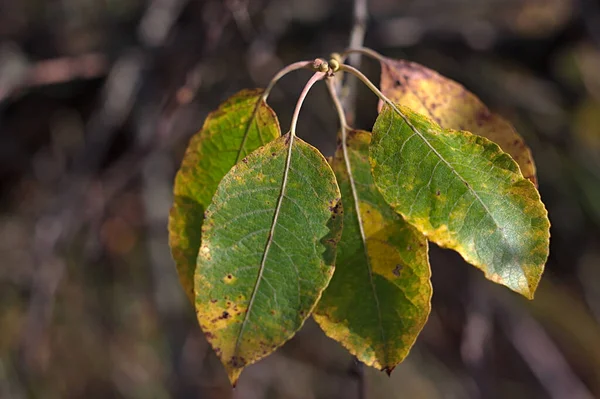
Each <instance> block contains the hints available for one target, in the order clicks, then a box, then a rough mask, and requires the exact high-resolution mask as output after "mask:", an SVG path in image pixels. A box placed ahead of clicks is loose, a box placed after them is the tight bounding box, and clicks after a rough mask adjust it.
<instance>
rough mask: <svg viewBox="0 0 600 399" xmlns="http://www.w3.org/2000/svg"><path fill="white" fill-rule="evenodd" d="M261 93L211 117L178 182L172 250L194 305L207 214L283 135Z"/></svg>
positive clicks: (246, 94)
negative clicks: (250, 158) (221, 191)
mask: <svg viewBox="0 0 600 399" xmlns="http://www.w3.org/2000/svg"><path fill="white" fill-rule="evenodd" d="M262 93H263V91H262V90H242V91H240V92H239V93H237V94H235V95H233V96H232V97H230V98H229V99H228V100H227V101H226V102H224V103H223V104H221V106H220V107H219V108H218V109H217V110H216V111H214V112H212V113H211V114H209V115H208V117H207V118H206V121H205V122H204V126H203V127H202V130H200V131H199V132H198V133H196V134H195V135H194V136H193V137H192V139H191V140H190V143H189V145H188V148H187V150H186V152H185V156H184V157H183V161H182V163H181V168H180V169H179V171H178V172H177V176H176V177H175V188H174V194H175V200H174V204H173V208H172V209H171V214H170V216H169V244H170V246H171V254H172V255H173V259H174V260H175V263H176V266H177V272H178V274H179V279H180V281H181V285H182V286H183V289H184V290H185V293H186V294H187V295H188V297H189V299H190V301H191V302H192V303H193V302H194V300H193V298H194V270H195V269H196V257H197V256H198V249H199V248H200V241H201V237H200V233H201V227H202V221H203V220H204V210H205V209H206V207H207V206H208V204H209V203H210V200H211V198H212V196H213V194H214V193H215V191H216V190H217V185H218V184H219V182H220V181H221V179H222V178H223V176H225V174H226V173H227V172H228V171H229V169H231V167H232V166H233V165H235V164H236V162H238V161H239V160H240V159H242V158H243V157H244V156H246V155H247V154H249V153H251V152H252V151H254V150H255V149H257V148H258V147H260V146H262V145H264V144H266V143H268V142H270V141H272V140H274V139H275V138H276V137H279V136H280V135H281V132H280V130H279V122H278V121H277V116H276V115H275V113H274V112H273V110H272V109H271V108H270V107H269V106H268V105H267V104H266V103H265V102H264V101H263V100H262V99H261V95H262Z"/></svg>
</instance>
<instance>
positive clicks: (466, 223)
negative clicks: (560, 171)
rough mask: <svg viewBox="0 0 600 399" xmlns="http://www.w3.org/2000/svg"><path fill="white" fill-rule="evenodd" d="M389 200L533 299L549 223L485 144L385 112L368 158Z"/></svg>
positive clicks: (501, 156) (390, 109) (397, 111)
mask: <svg viewBox="0 0 600 399" xmlns="http://www.w3.org/2000/svg"><path fill="white" fill-rule="evenodd" d="M369 157H370V162H371V167H372V171H373V179H374V181H375V184H376V185H377V187H378V189H379V190H380V192H381V193H382V195H383V197H384V198H385V200H386V201H387V202H388V203H389V204H390V205H391V206H392V207H393V208H394V209H395V210H396V211H397V212H398V213H400V214H401V215H402V216H403V217H404V218H405V220H406V221H407V222H409V223H411V224H412V225H414V226H415V227H416V228H417V229H418V230H419V231H421V232H422V233H423V234H425V235H426V236H427V238H428V239H429V240H430V241H433V242H435V243H437V244H438V245H440V246H442V247H446V248H451V249H454V250H456V251H457V252H459V253H460V254H461V255H462V256H463V258H464V259H465V260H466V261H467V262H469V263H471V264H473V265H475V266H477V267H478V268H480V269H481V270H482V271H483V272H484V273H485V275H486V277H487V278H488V279H490V280H492V281H494V282H496V283H500V284H504V285H505V286H507V287H509V288H511V289H512V290H514V291H516V292H519V293H521V294H523V295H524V296H526V297H527V298H530V299H531V298H533V295H534V292H535V289H536V287H537V285H538V283H539V280H540V278H541V275H542V272H543V270H544V264H545V263H546V259H547V257H548V250H549V248H548V246H549V235H550V234H549V227H550V223H549V221H548V216H547V212H546V209H545V208H544V205H543V204H542V202H541V201H540V196H539V194H538V192H537V190H536V189H535V187H534V185H533V184H532V183H531V181H529V180H527V179H525V178H523V176H522V175H521V173H520V171H519V168H518V166H517V164H516V163H515V162H514V161H513V159H512V158H511V157H510V156H509V155H507V154H506V153H504V152H502V150H501V149H500V148H499V147H498V146H497V145H496V144H495V143H493V142H491V141H489V140H488V139H486V138H483V137H480V136H477V135H473V134H471V133H469V132H465V131H454V130H444V129H442V128H440V126H439V125H438V124H437V123H435V122H434V121H433V120H431V119H429V118H426V117H424V116H422V115H420V114H417V113H415V112H413V111H411V110H410V109H409V108H406V107H402V106H396V105H394V106H389V105H386V106H384V108H383V110H382V111H381V113H380V114H379V117H378V118H377V121H376V122H375V126H374V128H373V139H372V144H371V147H370V152H369Z"/></svg>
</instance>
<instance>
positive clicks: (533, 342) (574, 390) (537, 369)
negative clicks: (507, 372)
mask: <svg viewBox="0 0 600 399" xmlns="http://www.w3.org/2000/svg"><path fill="white" fill-rule="evenodd" d="M504 297H505V296H504ZM496 305H497V306H496V309H497V311H498V313H499V315H500V316H501V317H500V326H501V328H502V329H503V330H504V332H505V334H506V336H507V337H508V338H509V339H510V341H511V342H512V343H513V345H514V347H515V349H516V350H517V352H519V354H520V355H521V357H522V358H523V360H524V361H525V363H527V365H528V366H529V368H530V369H531V371H532V372H533V374H534V375H535V376H536V377H537V378H538V380H539V382H540V383H541V384H542V386H543V387H544V389H545V390H546V392H548V395H549V396H550V397H551V398H553V399H562V398H578V399H588V398H589V399H591V398H592V397H593V395H592V394H591V393H590V391H589V390H588V389H587V387H586V386H585V385H584V384H583V383H582V382H581V381H580V380H579V378H577V376H576V375H575V373H574V372H573V370H572V369H571V367H569V364H568V363H567V361H566V360H565V358H564V356H563V355H562V354H561V353H560V350H559V349H558V348H557V347H556V345H555V344H554V343H553V342H552V340H551V339H550V337H548V334H547V333H546V332H545V331H544V329H543V328H542V326H540V325H539V323H538V322H537V321H535V319H533V318H532V317H531V316H529V315H527V314H526V312H524V311H522V310H520V309H519V308H518V307H517V306H516V305H515V304H513V303H512V301H511V300H510V299H509V298H506V297H505V298H504V299H501V298H498V300H497V303H496Z"/></svg>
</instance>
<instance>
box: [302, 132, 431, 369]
mask: <svg viewBox="0 0 600 399" xmlns="http://www.w3.org/2000/svg"><path fill="white" fill-rule="evenodd" d="M370 141H371V134H370V133H368V132H364V131H353V132H350V134H349V137H348V139H347V149H348V156H349V158H348V159H349V161H350V165H351V166H350V169H351V171H352V173H351V174H349V173H348V169H347V167H346V164H345V162H344V155H343V149H342V148H341V147H339V148H338V150H337V152H336V154H335V158H334V161H333V170H334V172H335V174H336V177H337V181H338V184H339V185H340V191H341V192H342V201H343V203H344V230H343V232H342V238H341V240H340V242H339V244H338V253H337V258H336V272H335V274H334V275H333V278H332V279H331V283H330V284H329V286H328V287H327V289H326V290H325V293H324V294H323V297H322V298H321V300H320V301H319V305H318V306H317V308H316V310H315V313H314V318H315V320H316V321H317V323H319V325H320V326H321V328H322V329H323V331H325V334H327V335H328V336H329V337H331V338H333V339H335V340H336V341H338V342H340V343H341V344H342V345H343V346H344V347H346V348H347V349H348V350H349V351H350V352H351V353H352V354H353V355H355V356H356V357H357V358H358V360H360V361H361V362H363V363H365V364H366V365H368V366H372V367H376V368H378V369H380V370H383V369H385V370H387V371H388V372H391V370H392V369H394V367H395V366H396V365H397V364H398V363H400V362H401V361H402V360H403V359H404V358H405V357H406V355H407V354H408V352H409V350H410V348H411V347H412V345H413V344H414V342H415V340H416V338H417V336H418V335H419V332H420V331H421V329H422V328H423V325H424V324H425V322H426V321H427V317H428V316H429V312H430V310H431V283H430V281H429V278H430V277H431V271H430V268H429V261H428V257H427V240H426V239H425V237H424V236H423V235H422V234H421V233H420V232H419V231H418V230H416V229H415V228H414V227H412V226H411V225H409V224H408V223H406V222H405V221H404V220H403V219H402V218H401V217H400V216H399V215H398V214H396V213H395V212H394V210H393V209H392V208H390V206H389V205H388V204H387V203H386V202H385V200H384V199H383V198H382V196H381V194H380V193H379V191H378V190H377V188H376V187H375V184H374V183H373V178H372V177H371V169H370V166H369V157H368V156H369V143H370ZM350 176H352V178H353V180H354V183H355V187H356V198H355V196H354V195H353V192H352V191H353V190H352V186H351V183H350ZM357 200H358V204H359V209H360V219H359V217H358V214H357V210H356V202H357ZM360 224H362V227H363V231H364V239H363V236H362V234H361V229H360Z"/></svg>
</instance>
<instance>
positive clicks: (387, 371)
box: [383, 366, 396, 377]
mask: <svg viewBox="0 0 600 399" xmlns="http://www.w3.org/2000/svg"><path fill="white" fill-rule="evenodd" d="M395 368H396V366H394V367H385V368H384V369H383V371H385V373H386V374H387V375H388V377H391V376H392V371H394V369H395Z"/></svg>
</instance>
